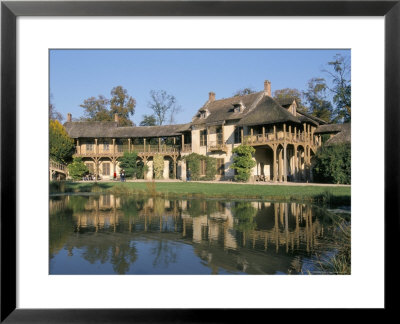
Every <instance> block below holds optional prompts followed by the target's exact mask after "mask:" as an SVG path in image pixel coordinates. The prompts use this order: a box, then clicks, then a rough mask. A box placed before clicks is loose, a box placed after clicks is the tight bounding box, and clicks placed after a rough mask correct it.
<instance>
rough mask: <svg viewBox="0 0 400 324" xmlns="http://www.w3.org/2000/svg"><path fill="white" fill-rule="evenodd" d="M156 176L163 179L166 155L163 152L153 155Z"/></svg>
mask: <svg viewBox="0 0 400 324" xmlns="http://www.w3.org/2000/svg"><path fill="white" fill-rule="evenodd" d="M153 169H154V177H155V178H156V179H162V178H163V173H164V157H163V156H162V155H161V154H156V155H154V157H153Z"/></svg>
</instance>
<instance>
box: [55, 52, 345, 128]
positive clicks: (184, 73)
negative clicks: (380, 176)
mask: <svg viewBox="0 0 400 324" xmlns="http://www.w3.org/2000/svg"><path fill="white" fill-rule="evenodd" d="M335 54H342V55H344V56H348V57H349V56H350V50H51V51H50V94H51V96H52V99H51V101H52V103H53V104H54V105H55V108H56V110H57V111H59V112H60V113H61V114H62V115H63V116H64V118H65V119H66V114H67V113H68V112H70V113H72V116H73V117H74V118H79V117H81V116H83V108H81V107H80V106H79V105H80V104H81V103H82V102H83V101H84V100H85V99H87V98H89V97H92V96H95V97H97V96H98V95H104V96H106V97H107V98H109V97H110V91H111V89H112V88H113V87H115V86H117V85H121V86H123V87H124V88H125V89H127V90H128V94H129V95H131V96H132V97H133V98H135V100H136V108H135V114H134V116H133V117H132V118H131V119H132V120H133V122H134V123H135V124H139V123H140V121H141V120H142V116H143V115H144V114H150V113H151V110H150V109H149V108H148V102H149V100H150V94H149V93H150V91H151V90H165V91H166V92H168V93H169V94H171V95H174V96H175V97H176V99H177V102H178V104H179V105H180V106H181V107H182V111H181V112H180V113H179V114H178V115H177V116H175V120H176V122H177V123H187V122H189V121H191V118H192V117H193V115H194V114H195V112H196V111H197V110H198V109H199V108H200V107H201V106H203V104H204V103H205V102H206V101H207V99H208V93H209V92H210V91H213V92H215V93H216V99H221V98H227V97H230V96H232V94H233V93H234V92H235V91H237V90H239V89H242V88H246V87H250V88H253V89H254V90H256V91H260V90H262V89H263V84H264V80H270V81H271V87H272V92H273V91H275V90H278V89H283V88H296V89H299V90H306V88H307V82H308V81H309V80H310V79H311V78H313V77H325V78H326V79H327V81H328V82H329V81H330V80H329V78H328V76H327V74H325V73H323V72H322V69H324V68H326V67H327V62H329V61H331V60H332V58H333V57H334V55H335ZM65 119H64V120H65Z"/></svg>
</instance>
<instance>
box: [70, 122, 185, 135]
mask: <svg viewBox="0 0 400 324" xmlns="http://www.w3.org/2000/svg"><path fill="white" fill-rule="evenodd" d="M190 125H191V124H190V123H189V124H178V125H165V126H139V127H136V126H124V127H119V126H118V124H117V123H116V122H66V123H65V124H64V127H65V129H66V131H67V133H68V135H69V136H70V137H72V138H84V137H86V138H96V137H97V138H134V137H162V136H166V137H167V136H178V135H181V133H182V132H184V131H188V130H190Z"/></svg>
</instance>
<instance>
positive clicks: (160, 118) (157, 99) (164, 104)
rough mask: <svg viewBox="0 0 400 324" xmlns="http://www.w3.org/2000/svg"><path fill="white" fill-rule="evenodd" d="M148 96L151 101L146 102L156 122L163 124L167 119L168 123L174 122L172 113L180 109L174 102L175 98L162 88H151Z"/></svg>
mask: <svg viewBox="0 0 400 324" xmlns="http://www.w3.org/2000/svg"><path fill="white" fill-rule="evenodd" d="M150 98H151V101H150V102H149V103H148V106H149V108H150V109H151V110H153V113H154V116H155V117H156V119H157V124H158V125H163V124H164V123H165V122H166V121H167V120H169V122H170V123H171V122H174V115H175V114H176V113H177V112H179V111H180V107H179V106H178V105H177V103H176V98H175V97H174V96H173V95H170V94H168V93H167V92H166V91H164V90H158V91H155V90H151V91H150ZM168 114H169V118H168Z"/></svg>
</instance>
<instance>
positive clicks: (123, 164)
mask: <svg viewBox="0 0 400 324" xmlns="http://www.w3.org/2000/svg"><path fill="white" fill-rule="evenodd" d="M136 159H137V153H136V152H132V153H129V152H124V155H123V156H122V157H120V158H119V167H120V168H121V169H124V170H125V177H127V178H132V177H133V176H136V177H137V172H138V166H137V163H136Z"/></svg>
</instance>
